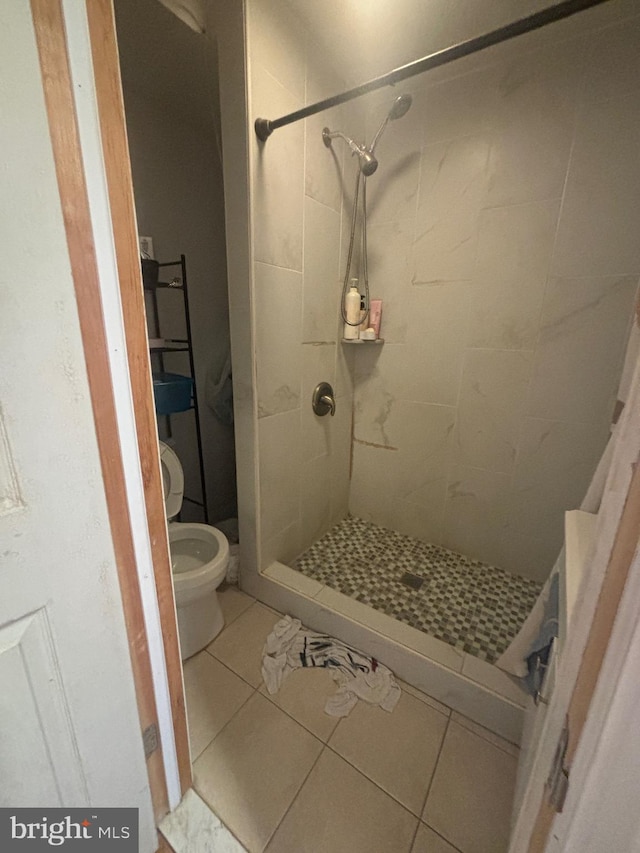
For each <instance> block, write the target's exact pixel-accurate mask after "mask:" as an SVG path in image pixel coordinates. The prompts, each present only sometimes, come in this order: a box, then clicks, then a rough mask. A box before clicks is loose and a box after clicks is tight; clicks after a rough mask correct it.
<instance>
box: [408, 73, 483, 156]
mask: <svg viewBox="0 0 640 853" xmlns="http://www.w3.org/2000/svg"><path fill="white" fill-rule="evenodd" d="M498 75H499V68H495V67H493V68H483V69H480V70H477V71H472V72H470V73H467V74H463V75H461V76H460V77H455V78H454V79H452V80H447V81H445V82H442V83H438V84H437V85H435V86H431V87H429V88H427V89H426V93H425V108H424V111H423V122H422V126H423V143H424V144H425V145H430V144H432V143H434V142H444V141H446V140H449V139H459V138H461V137H464V136H471V135H472V134H476V133H478V132H484V131H489V130H491V129H492V128H493V126H494V123H495V111H496V103H497V98H498V89H497V82H498ZM427 76H428V75H427ZM425 80H426V78H425Z"/></svg>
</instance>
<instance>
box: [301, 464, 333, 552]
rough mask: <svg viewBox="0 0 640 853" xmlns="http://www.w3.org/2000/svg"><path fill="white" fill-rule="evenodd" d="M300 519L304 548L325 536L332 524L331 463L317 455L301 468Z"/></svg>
mask: <svg viewBox="0 0 640 853" xmlns="http://www.w3.org/2000/svg"><path fill="white" fill-rule="evenodd" d="M300 519H301V525H302V528H301V529H302V549H303V550H304V549H305V548H308V547H309V546H310V545H311V544H312V543H313V542H315V541H316V539H319V538H320V537H321V536H323V535H324V534H325V533H326V532H327V530H328V529H329V527H330V525H331V464H330V460H329V457H328V456H317V457H316V458H315V459H311V460H309V461H308V462H305V463H304V464H303V465H302V468H301V470H300Z"/></svg>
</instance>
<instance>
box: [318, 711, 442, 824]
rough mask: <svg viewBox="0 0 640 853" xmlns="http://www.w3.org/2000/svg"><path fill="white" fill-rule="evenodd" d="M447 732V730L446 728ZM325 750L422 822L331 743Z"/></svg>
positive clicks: (327, 744) (326, 745)
mask: <svg viewBox="0 0 640 853" xmlns="http://www.w3.org/2000/svg"><path fill="white" fill-rule="evenodd" d="M360 701H362V700H360ZM392 713H393V712H392ZM448 723H449V720H448V718H447V726H448ZM339 725H340V724H338V726H337V727H336V728H335V729H334V730H333V734H335V732H336V731H337V729H338V727H339ZM445 732H446V728H445ZM333 734H332V735H331V737H333ZM443 739H444V738H443ZM325 748H326V749H328V750H330V751H331V752H332V753H333V754H334V755H337V756H338V758H341V759H342V760H343V761H344V762H345V764H348V765H349V767H351V768H353V769H354V770H355V771H356V772H357V773H359V774H360V776H362V777H364V778H365V779H366V780H367V781H368V782H371V784H372V785H375V786H376V788H377V789H378V790H379V791H382V793H383V794H385V795H386V796H387V797H389V798H390V799H391V800H393V801H394V803H397V805H399V806H400V807H401V808H403V809H404V810H405V811H406V812H407V813H408V814H410V815H411V817H416V818H418V821H420V815H419V814H416V813H415V812H413V811H411V809H410V808H409V807H408V806H407V805H406V804H405V803H403V802H402V801H401V800H399V799H398V798H397V796H396V795H395V794H392V793H390V792H389V791H387V789H386V788H383V787H382V785H381V784H380V783H379V782H376V780H375V779H372V778H371V777H370V776H368V775H367V774H366V773H365V772H364V770H361V769H360V767H358V766H357V765H356V764H354V763H353V761H351V760H350V759H349V758H347V757H346V756H344V755H342V753H340V752H338V750H337V749H336V748H335V747H333V746H331V744H330V743H326V744H325ZM439 756H440V752H439V751H438V757H439ZM433 772H434V774H435V766H434V769H433ZM423 809H424V805H423ZM421 813H422V812H421Z"/></svg>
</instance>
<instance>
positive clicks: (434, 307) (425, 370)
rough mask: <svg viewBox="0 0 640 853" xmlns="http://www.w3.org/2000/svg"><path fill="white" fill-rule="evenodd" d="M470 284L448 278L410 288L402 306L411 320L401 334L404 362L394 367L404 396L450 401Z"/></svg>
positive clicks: (466, 323) (460, 355)
mask: <svg viewBox="0 0 640 853" xmlns="http://www.w3.org/2000/svg"><path fill="white" fill-rule="evenodd" d="M471 287H472V285H471V284H470V283H469V282H449V283H447V284H435V285H422V286H419V287H414V288H413V291H412V296H411V301H410V302H409V303H408V305H407V308H406V310H407V316H408V317H410V318H411V322H410V323H409V326H408V329H407V334H406V356H407V360H406V362H405V364H404V366H403V367H398V370H399V374H400V378H401V380H402V388H403V397H404V399H405V400H414V401H416V402H419V403H441V404H442V405H445V406H451V405H455V403H456V401H457V399H458V389H459V387H460V374H461V369H462V358H463V355H464V342H465V340H466V338H467V333H468V326H469V320H470V316H469V294H470V292H471ZM383 310H384V309H383ZM383 322H384V320H383ZM385 346H386V344H385Z"/></svg>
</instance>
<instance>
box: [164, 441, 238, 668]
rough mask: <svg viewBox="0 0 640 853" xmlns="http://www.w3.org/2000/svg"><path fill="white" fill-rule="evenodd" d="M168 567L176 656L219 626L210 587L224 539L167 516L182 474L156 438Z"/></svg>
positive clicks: (224, 560) (215, 581) (220, 571)
mask: <svg viewBox="0 0 640 853" xmlns="http://www.w3.org/2000/svg"><path fill="white" fill-rule="evenodd" d="M160 467H161V470H162V484H163V489H164V505H165V511H166V515H167V522H168V528H169V551H170V553H171V571H172V574H173V588H174V592H175V598H176V610H177V614H178V633H179V635H180V653H181V656H182V660H185V659H186V658H189V657H191V655H194V654H195V653H196V652H199V651H200V650H201V649H203V648H204V647H205V646H206V645H208V644H209V643H210V642H211V640H213V638H214V637H215V636H217V635H218V634H219V633H220V631H222V629H223V627H224V617H223V616H222V610H221V609H220V602H219V601H218V595H217V593H216V589H217V588H218V587H219V586H220V584H221V583H222V581H223V580H224V579H225V576H226V573H227V566H228V564H229V543H228V541H227V538H226V537H225V535H224V533H222V532H221V531H220V530H217V529H216V528H215V527H211V526H210V525H209V524H197V523H195V522H194V523H191V522H177V521H172V519H173V518H175V517H176V516H177V515H178V513H179V512H180V509H181V507H182V498H183V494H184V474H183V471H182V465H181V464H180V460H179V459H178V457H177V456H176V454H175V453H174V451H173V450H172V449H171V448H170V447H169V445H167V444H165V443H164V442H163V441H161V442H160Z"/></svg>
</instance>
